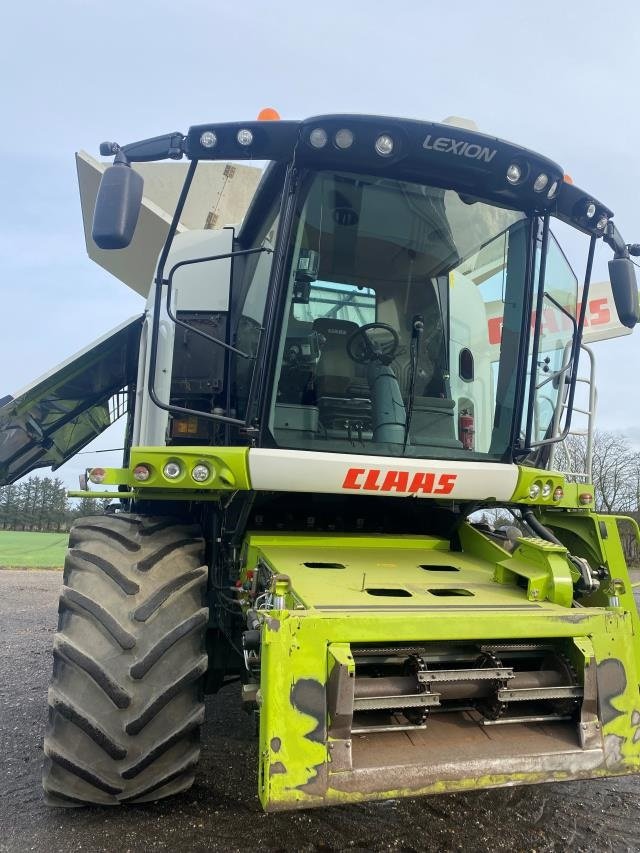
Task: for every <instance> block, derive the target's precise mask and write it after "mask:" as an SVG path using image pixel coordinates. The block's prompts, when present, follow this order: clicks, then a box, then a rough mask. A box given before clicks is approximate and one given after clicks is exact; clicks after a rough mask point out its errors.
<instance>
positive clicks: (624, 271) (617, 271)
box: [609, 258, 640, 329]
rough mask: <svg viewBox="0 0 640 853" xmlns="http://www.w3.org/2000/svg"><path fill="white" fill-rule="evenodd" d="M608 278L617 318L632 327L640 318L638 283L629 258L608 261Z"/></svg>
mask: <svg viewBox="0 0 640 853" xmlns="http://www.w3.org/2000/svg"><path fill="white" fill-rule="evenodd" d="M609 278H610V280H611V290H612V291H613V301H614V302H615V304H616V311H617V312H618V318H619V320H620V322H621V323H622V325H623V326H626V327H627V328H628V329H633V327H634V326H635V324H636V323H637V322H638V320H640V304H639V302H638V284H637V282H636V271H635V267H634V265H633V262H632V261H631V260H630V259H629V258H614V259H613V260H612V261H609Z"/></svg>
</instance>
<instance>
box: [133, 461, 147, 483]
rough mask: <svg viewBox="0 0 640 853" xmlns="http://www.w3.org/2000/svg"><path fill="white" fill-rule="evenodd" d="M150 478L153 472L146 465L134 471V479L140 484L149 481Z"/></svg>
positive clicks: (139, 466)
mask: <svg viewBox="0 0 640 853" xmlns="http://www.w3.org/2000/svg"><path fill="white" fill-rule="evenodd" d="M150 476H151V471H150V470H149V469H148V468H147V466H146V465H136V467H135V468H134V469H133V479H134V480H137V481H138V482H139V483H144V481H145V480H148V479H149V477H150Z"/></svg>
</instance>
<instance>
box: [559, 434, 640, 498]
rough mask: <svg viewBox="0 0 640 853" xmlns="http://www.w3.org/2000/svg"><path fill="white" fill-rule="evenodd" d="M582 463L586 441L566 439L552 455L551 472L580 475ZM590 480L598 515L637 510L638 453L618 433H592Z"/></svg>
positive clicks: (577, 437)
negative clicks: (569, 472)
mask: <svg viewBox="0 0 640 853" xmlns="http://www.w3.org/2000/svg"><path fill="white" fill-rule="evenodd" d="M586 461H587V440H586V437H585V436H582V435H569V436H567V438H566V439H565V441H564V442H562V444H560V445H559V447H558V449H557V451H556V457H555V460H554V468H556V469H558V470H560V471H573V472H582V471H585V470H586ZM592 480H593V485H594V487H595V498H596V509H597V510H598V512H609V513H611V512H620V513H629V512H637V511H638V509H639V508H640V506H639V504H640V452H638V451H637V450H634V449H633V448H632V447H631V445H630V443H629V440H628V439H627V438H626V436H624V435H623V434H622V433H618V432H604V431H599V430H596V432H595V435H594V441H593V475H592Z"/></svg>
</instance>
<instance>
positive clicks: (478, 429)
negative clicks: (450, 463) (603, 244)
mask: <svg viewBox="0 0 640 853" xmlns="http://www.w3.org/2000/svg"><path fill="white" fill-rule="evenodd" d="M527 235H528V220H526V219H525V216H524V214H523V213H522V212H519V211H514V210H509V209H505V208H499V207H496V206H492V205H490V204H485V203H483V202H480V201H476V200H474V199H472V198H469V197H465V196H461V195H459V194H458V193H457V192H455V191H453V190H446V189H441V188H437V187H431V186H426V185H423V184H416V183H409V182H404V181H399V180H394V179H389V178H380V177H367V176H363V175H355V174H348V173H341V172H340V173H338V172H321V173H315V174H314V175H313V176H311V177H310V178H309V181H308V185H307V188H306V192H305V193H303V198H302V200H301V202H300V204H299V207H298V213H297V218H296V221H295V223H294V230H293V239H292V250H291V256H290V265H289V272H288V291H287V300H286V306H285V318H284V326H283V333H282V336H281V339H280V347H279V353H278V361H277V366H276V382H275V393H274V396H273V400H272V405H271V412H270V421H269V428H270V431H271V433H272V435H273V438H274V440H275V443H276V444H277V445H278V446H280V447H288V448H296V449H307V450H324V451H331V452H345V453H347V452H360V453H371V454H381V455H390V456H403V455H404V456H412V457H447V458H462V459H464V458H470V457H471V458H491V459H500V458H502V457H503V456H504V455H505V453H506V452H507V450H508V447H509V442H510V440H511V429H512V422H513V416H514V407H515V395H516V384H517V383H516V364H517V361H518V351H519V346H520V333H521V330H522V328H523V326H522V306H523V294H524V292H525V270H526V268H527V264H526V254H527V246H528V236H527Z"/></svg>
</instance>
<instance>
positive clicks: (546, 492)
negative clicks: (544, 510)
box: [542, 480, 553, 500]
mask: <svg viewBox="0 0 640 853" xmlns="http://www.w3.org/2000/svg"><path fill="white" fill-rule="evenodd" d="M552 489H553V483H552V482H551V480H547V482H546V483H545V484H544V486H543V487H542V497H543V498H544V499H545V500H547V498H549V497H551V490H552Z"/></svg>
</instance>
